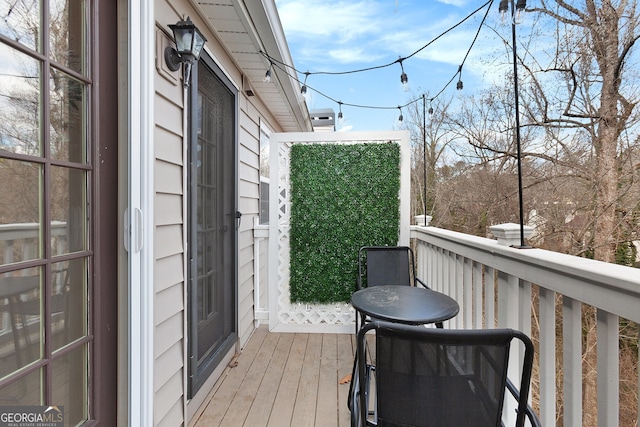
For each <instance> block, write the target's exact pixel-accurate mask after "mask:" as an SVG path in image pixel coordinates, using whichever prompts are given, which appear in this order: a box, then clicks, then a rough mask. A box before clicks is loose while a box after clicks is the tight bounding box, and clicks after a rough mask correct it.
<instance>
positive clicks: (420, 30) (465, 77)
mask: <svg viewBox="0 0 640 427" xmlns="http://www.w3.org/2000/svg"><path fill="white" fill-rule="evenodd" d="M485 2H486V0H474V1H472V0H441V1H436V0H351V1H350V0H276V5H277V8H278V13H279V15H280V20H281V22H282V26H283V28H284V31H285V35H286V38H287V42H288V44H289V49H290V51H291V55H292V57H293V61H294V65H295V67H296V69H297V70H299V71H300V72H303V73H304V72H305V71H309V72H311V73H314V72H320V71H329V72H342V71H350V70H356V69H362V68H367V67H376V66H380V65H384V64H388V63H392V62H394V61H396V60H397V59H398V58H399V57H407V56H409V55H411V54H412V53H414V52H415V51H417V50H418V49H420V48H421V47H423V46H424V45H426V44H427V43H429V42H431V41H432V40H433V39H435V38H436V37H438V36H439V35H441V34H442V33H443V32H445V31H447V30H448V29H450V28H451V27H453V26H455V25H456V24H458V23H459V22H460V21H461V20H463V19H464V18H465V17H467V16H468V15H469V14H470V13H471V12H473V11H474V10H476V9H478V8H479V7H481V6H482V5H483V4H485ZM498 3H499V1H498V0H495V1H494V2H493V4H492V5H491V8H490V10H489V14H488V16H487V21H486V22H487V24H489V25H491V26H493V27H496V28H498V30H499V31H500V34H502V35H504V36H505V37H509V38H510V25H505V24H503V23H502V21H501V17H500V14H499V12H498ZM487 7H488V6H487ZM486 11H487V8H486V7H485V8H483V9H482V10H480V11H479V12H478V13H476V14H475V15H474V16H473V17H472V18H470V19H468V20H467V21H465V22H464V23H463V24H461V25H460V26H458V27H456V28H455V29H453V30H452V31H450V32H448V33H447V34H446V35H445V36H443V37H441V38H439V39H438V40H437V41H435V42H433V43H432V44H430V45H429V46H428V47H426V48H425V49H423V50H422V51H420V52H419V53H417V54H416V55H415V56H413V57H411V58H408V59H406V60H404V61H403V67H404V71H405V72H406V74H407V76H408V78H409V92H405V91H403V88H402V85H401V83H400V74H401V68H400V64H399V63H396V64H393V65H392V66H389V67H386V68H382V69H378V70H374V71H368V72H362V73H354V74H347V75H340V76H336V75H313V74H311V75H310V76H309V77H308V79H307V85H308V86H309V87H311V88H313V89H316V90H318V91H320V92H322V93H323V94H325V95H327V96H328V97H330V98H332V99H328V98H326V97H324V96H322V95H320V94H318V93H316V92H314V91H313V90H312V91H310V92H311V94H312V95H311V99H308V101H307V102H308V107H309V109H315V108H333V109H334V110H335V112H336V116H337V113H338V110H339V104H338V102H336V101H340V102H342V103H343V105H342V112H343V115H344V120H343V122H342V123H339V124H338V130H343V131H346V130H353V131H367V130H388V129H394V127H397V119H398V116H399V113H400V112H399V110H398V109H397V108H392V109H391V110H385V109H377V108H374V109H371V108H357V107H351V106H348V105H346V104H357V105H365V106H375V107H397V106H398V105H404V104H406V103H408V102H409V101H411V100H412V99H416V98H419V97H421V96H422V94H423V93H426V94H427V99H429V97H430V96H435V94H436V93H438V92H439V91H440V90H441V89H442V88H443V87H444V86H445V85H446V83H447V82H448V81H449V80H450V79H451V78H452V77H453V76H454V74H455V73H456V72H457V70H458V67H459V65H460V64H462V62H463V60H464V58H465V55H466V54H467V51H468V49H469V47H470V46H471V44H472V41H473V39H474V37H475V36H476V32H477V31H478V28H479V26H480V23H481V21H482V19H483V18H484V16H485V13H486ZM507 22H508V23H510V21H509V20H507ZM496 57H497V58H498V59H494V58H496ZM508 59H509V58H508V55H506V54H505V46H504V44H503V43H502V42H501V41H500V39H499V37H498V36H497V35H496V34H495V33H494V32H493V31H491V30H490V29H488V28H483V29H482V30H481V33H480V35H479V37H478V39H477V41H476V43H475V44H474V47H473V49H472V50H471V52H470V54H469V56H468V58H467V59H466V61H465V62H464V67H463V69H462V81H463V83H464V89H463V90H462V91H460V93H462V92H464V93H466V94H469V93H473V92H474V91H476V90H478V89H479V88H481V87H483V85H487V84H488V83H489V82H490V81H491V80H492V79H494V78H500V74H501V75H502V76H504V71H500V70H505V69H506V68H505V61H508ZM506 65H507V66H508V65H509V64H506ZM299 78H300V80H304V75H300V76H299ZM457 81H458V78H457V77H456V78H455V80H454V81H453V83H452V84H451V85H450V86H449V87H448V88H447V89H446V90H445V91H444V92H443V93H442V95H440V96H441V97H443V98H445V99H451V98H455V97H456V96H458V95H459V93H456V92H458V91H457V90H456V83H457ZM404 115H405V117H406V111H405V112H404Z"/></svg>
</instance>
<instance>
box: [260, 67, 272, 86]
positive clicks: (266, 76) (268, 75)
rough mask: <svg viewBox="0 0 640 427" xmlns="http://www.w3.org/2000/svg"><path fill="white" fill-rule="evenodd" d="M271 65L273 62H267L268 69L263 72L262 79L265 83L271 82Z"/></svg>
mask: <svg viewBox="0 0 640 427" xmlns="http://www.w3.org/2000/svg"><path fill="white" fill-rule="evenodd" d="M271 67H273V63H271V62H269V69H267V72H266V73H264V79H262V81H263V82H265V83H270V82H271Z"/></svg>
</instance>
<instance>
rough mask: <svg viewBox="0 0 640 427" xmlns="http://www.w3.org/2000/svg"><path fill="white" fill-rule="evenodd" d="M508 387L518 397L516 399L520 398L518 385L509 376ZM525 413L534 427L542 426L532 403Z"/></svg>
mask: <svg viewBox="0 0 640 427" xmlns="http://www.w3.org/2000/svg"><path fill="white" fill-rule="evenodd" d="M507 389H508V390H509V392H511V395H512V396H513V397H514V398H515V399H516V401H519V400H520V392H519V391H518V389H517V388H516V386H515V385H513V383H512V382H511V380H510V379H509V378H507ZM525 415H526V416H527V418H529V422H530V423H531V425H532V426H533V427H542V424H540V420H539V419H538V416H537V415H536V413H535V412H533V408H532V407H531V406H530V405H527V408H526V409H525Z"/></svg>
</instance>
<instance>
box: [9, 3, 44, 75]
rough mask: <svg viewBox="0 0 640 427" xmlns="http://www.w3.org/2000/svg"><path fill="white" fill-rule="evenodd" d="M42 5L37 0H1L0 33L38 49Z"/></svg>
mask: <svg viewBox="0 0 640 427" xmlns="http://www.w3.org/2000/svg"><path fill="white" fill-rule="evenodd" d="M40 7H41V6H40V2H39V1H35V0H30V1H0V34H2V35H3V36H6V37H7V38H10V39H11V40H15V41H17V42H19V43H22V44H23V45H25V46H27V47H28V48H30V49H33V50H36V44H37V45H38V46H40V40H39V39H38V38H39V36H40ZM38 50H40V49H38ZM3 64H4V63H3Z"/></svg>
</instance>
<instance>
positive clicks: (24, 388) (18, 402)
mask: <svg viewBox="0 0 640 427" xmlns="http://www.w3.org/2000/svg"><path fill="white" fill-rule="evenodd" d="M42 378H43V372H42V369H36V370H34V371H33V372H31V373H29V374H27V375H25V376H24V377H22V378H20V379H19V380H16V381H14V382H12V383H11V384H9V385H7V386H5V387H2V389H0V406H37V405H42V404H44V389H43V388H42Z"/></svg>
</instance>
